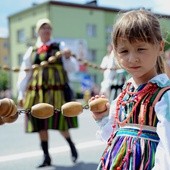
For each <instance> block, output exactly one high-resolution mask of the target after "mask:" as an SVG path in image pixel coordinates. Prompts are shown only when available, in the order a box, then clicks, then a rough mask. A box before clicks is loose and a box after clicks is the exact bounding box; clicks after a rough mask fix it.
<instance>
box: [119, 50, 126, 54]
mask: <svg viewBox="0 0 170 170" xmlns="http://www.w3.org/2000/svg"><path fill="white" fill-rule="evenodd" d="M127 52H128V50H122V51H120V52H119V53H120V54H124V53H127Z"/></svg>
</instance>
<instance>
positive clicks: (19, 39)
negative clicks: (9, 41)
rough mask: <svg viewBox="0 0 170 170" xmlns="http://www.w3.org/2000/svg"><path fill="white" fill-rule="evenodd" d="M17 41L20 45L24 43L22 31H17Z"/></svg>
mask: <svg viewBox="0 0 170 170" xmlns="http://www.w3.org/2000/svg"><path fill="white" fill-rule="evenodd" d="M17 41H18V42H19V43H22V42H24V41H25V33H24V30H23V29H20V30H18V31H17Z"/></svg>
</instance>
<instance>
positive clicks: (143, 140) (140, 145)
mask: <svg viewBox="0 0 170 170" xmlns="http://www.w3.org/2000/svg"><path fill="white" fill-rule="evenodd" d="M138 132H139V129H137V128H132V127H127V128H120V129H119V130H118V131H117V133H116V135H115V136H114V139H113V141H112V144H111V146H110V147H109V148H108V149H107V151H106V152H105V153H104V154H103V161H101V162H100V163H99V166H98V168H97V170H151V169H152V168H153V167H154V162H155V160H154V158H155V152H156V148H157V145H158V142H159V137H158V135H157V133H156V132H155V131H152V130H142V134H141V135H140V137H138ZM102 164H103V165H102Z"/></svg>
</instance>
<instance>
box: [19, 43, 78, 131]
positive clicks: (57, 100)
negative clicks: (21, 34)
mask: <svg viewBox="0 0 170 170" xmlns="http://www.w3.org/2000/svg"><path fill="white" fill-rule="evenodd" d="M59 50H60V44H59V43H56V42H52V41H49V42H47V43H46V44H44V45H43V44H42V43H39V44H38V47H36V48H34V47H30V48H29V49H28V50H27V52H26V54H25V56H24V60H23V63H22V65H21V69H22V70H24V69H25V68H31V67H32V65H33V64H38V65H40V64H41V63H42V62H43V61H48V59H49V57H51V56H54V55H55V53H56V52H57V51H59ZM77 68H78V64H77V62H75V58H73V57H70V58H69V59H65V57H59V58H57V60H56V62H55V63H50V64H49V65H48V66H47V67H38V68H37V69H33V71H31V72H30V71H28V72H25V71H21V72H20V74H19V81H18V90H19V96H18V98H19V99H23V98H24V95H26V97H25V102H24V108H25V109H30V108H31V107H32V106H33V105H35V104H37V103H49V104H51V105H53V106H54V107H55V108H56V111H55V113H54V115H53V116H52V117H50V118H48V119H44V120H42V119H38V118H35V117H33V116H32V115H31V114H30V113H27V114H26V132H28V133H31V132H39V131H40V130H47V129H55V130H62V131H64V130H68V129H69V128H77V127H78V120H77V117H73V118H68V117H64V116H63V115H62V114H61V111H60V108H61V106H62V105H63V104H64V103H65V102H69V101H70V100H71V97H72V96H71V90H70V88H69V86H68V77H67V71H69V72H72V71H73V72H74V71H77ZM25 92H26V94H25Z"/></svg>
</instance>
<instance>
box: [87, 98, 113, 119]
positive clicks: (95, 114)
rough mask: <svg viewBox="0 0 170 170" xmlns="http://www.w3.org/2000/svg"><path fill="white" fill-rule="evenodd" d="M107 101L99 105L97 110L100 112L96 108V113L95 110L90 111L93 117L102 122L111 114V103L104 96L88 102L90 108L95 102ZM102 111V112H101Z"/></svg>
mask: <svg viewBox="0 0 170 170" xmlns="http://www.w3.org/2000/svg"><path fill="white" fill-rule="evenodd" d="M101 98H103V99H105V100H102V101H103V102H101V103H100V104H98V106H97V109H98V110H99V111H98V110H96V108H95V111H94V108H91V109H90V110H91V111H92V117H93V118H94V119H95V120H96V121H97V120H100V119H102V118H103V117H105V116H107V115H108V114H109V109H110V104H109V101H108V100H107V99H106V97H105V96H104V95H101V96H99V95H96V96H94V97H91V98H90V99H89V101H88V103H89V106H90V105H91V104H92V102H93V103H94V102H95V101H97V99H101ZM101 110H102V111H101Z"/></svg>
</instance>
